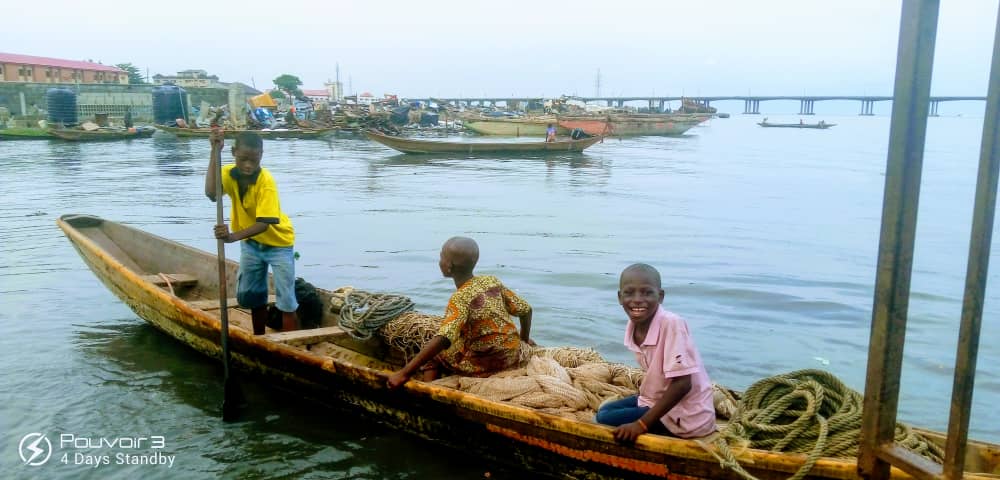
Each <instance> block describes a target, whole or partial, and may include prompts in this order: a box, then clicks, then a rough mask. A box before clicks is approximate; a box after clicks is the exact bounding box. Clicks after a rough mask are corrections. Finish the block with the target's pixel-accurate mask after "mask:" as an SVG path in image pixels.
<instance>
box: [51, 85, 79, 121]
mask: <svg viewBox="0 0 1000 480" xmlns="http://www.w3.org/2000/svg"><path fill="white" fill-rule="evenodd" d="M45 103H46V105H47V108H48V111H49V116H48V120H49V123H53V124H63V125H76V92H74V91H73V90H71V89H69V88H50V89H48V90H46V91H45Z"/></svg>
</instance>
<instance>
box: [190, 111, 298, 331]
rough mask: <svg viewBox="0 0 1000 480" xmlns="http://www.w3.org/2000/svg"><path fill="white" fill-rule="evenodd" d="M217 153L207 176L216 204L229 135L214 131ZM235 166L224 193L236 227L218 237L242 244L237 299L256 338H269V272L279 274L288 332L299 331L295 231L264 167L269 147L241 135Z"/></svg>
mask: <svg viewBox="0 0 1000 480" xmlns="http://www.w3.org/2000/svg"><path fill="white" fill-rule="evenodd" d="M209 140H210V141H211V143H212V153H211V155H210V157H209V161H208V172H206V174H205V195H207V196H208V198H209V199H210V200H212V201H213V202H215V201H220V200H221V199H217V198H215V188H216V187H215V185H216V178H215V176H216V175H217V172H219V162H221V161H222V146H223V142H224V134H223V132H222V130H221V129H218V128H216V129H213V131H212V135H211V137H210V138H209ZM232 152H233V158H234V159H235V163H234V164H231V165H224V166H223V167H222V191H223V192H224V193H225V194H226V195H229V198H230V199H231V200H232V202H231V203H232V205H233V208H232V213H231V214H230V222H232V224H233V232H232V233H230V231H229V227H228V226H227V225H225V224H222V225H216V226H215V238H218V239H222V240H223V241H225V242H226V243H231V242H236V241H240V240H242V243H241V244H240V273H239V279H238V280H237V286H236V300H237V301H238V302H239V304H240V306H242V307H245V308H249V309H250V312H251V316H252V318H253V333H254V335H263V334H264V327H265V325H266V323H267V267H268V266H269V265H270V267H271V270H272V272H273V273H274V289H275V294H276V295H275V296H276V301H275V306H277V307H278V310H280V311H281V323H282V330H283V331H284V330H296V329H298V323H299V321H298V317H297V316H296V314H295V310H296V309H298V306H299V305H298V302H297V301H296V299H295V258H294V255H295V252H294V249H293V245H294V244H295V229H294V228H292V222H291V220H289V219H288V217H287V216H286V215H285V214H284V213H283V212H282V211H281V204H280V203H279V201H278V185H277V183H275V181H274V177H272V176H271V172H269V171H268V170H267V169H265V168H262V167H261V166H260V160H261V158H262V157H263V155H264V142H263V140H261V137H260V135H257V134H256V133H253V132H240V133H239V134H237V136H236V139H235V141H234V142H233V148H232Z"/></svg>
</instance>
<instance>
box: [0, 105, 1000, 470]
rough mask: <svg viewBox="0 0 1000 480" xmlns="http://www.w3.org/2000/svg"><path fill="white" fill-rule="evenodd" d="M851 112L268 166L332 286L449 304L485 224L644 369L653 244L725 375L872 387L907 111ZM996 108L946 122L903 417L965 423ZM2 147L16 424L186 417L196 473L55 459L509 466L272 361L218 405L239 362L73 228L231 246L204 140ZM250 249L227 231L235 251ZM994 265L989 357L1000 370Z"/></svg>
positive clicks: (9, 379) (544, 323)
mask: <svg viewBox="0 0 1000 480" xmlns="http://www.w3.org/2000/svg"><path fill="white" fill-rule="evenodd" d="M837 120H838V121H837V123H838V126H837V128H836V129H831V130H829V131H823V132H807V133H811V134H808V135H801V133H803V132H794V131H789V132H767V135H766V136H762V134H761V132H760V131H759V130H760V129H759V127H757V126H756V125H754V124H753V119H749V118H733V119H729V120H720V121H715V122H713V123H712V125H711V126H709V127H702V128H697V129H693V130H691V132H693V134H692V135H690V136H687V137H683V138H675V137H639V138H631V139H622V140H618V139H609V140H606V141H605V142H604V143H602V144H598V145H595V146H593V147H592V148H590V149H588V150H587V151H586V152H584V153H582V154H565V155H564V154H557V155H545V156H532V157H528V158H523V157H517V156H495V157H476V158H466V157H465V156H457V157H454V156H435V155H403V154H397V153H394V152H393V151H391V150H388V149H386V148H384V147H382V146H381V145H378V144H375V143H373V142H369V141H367V140H365V139H364V138H362V137H358V136H347V135H338V136H332V137H330V138H328V139H325V140H321V141H317V140H294V139H292V140H281V141H278V140H275V141H267V142H266V143H265V153H264V159H263V165H264V166H265V167H267V168H268V169H270V171H271V172H272V174H273V175H274V177H275V179H276V180H277V183H278V187H279V192H280V198H281V206H282V209H283V210H284V211H285V212H287V213H288V215H289V216H290V218H291V219H292V221H293V222H294V224H295V229H296V251H298V252H299V253H300V254H301V259H300V260H299V263H298V264H297V266H296V273H297V274H298V275H299V276H302V277H303V278H305V279H307V280H309V281H310V282H312V283H314V284H315V285H317V286H321V287H328V288H336V287H339V286H342V285H354V286H356V287H359V288H364V289H365V290H370V291H384V292H395V293H401V294H405V295H408V296H410V297H411V298H412V299H413V300H414V302H416V304H417V307H418V309H420V310H421V311H425V312H430V313H439V312H442V311H443V309H444V305H445V303H446V302H447V299H448V296H449V295H450V294H451V293H452V292H453V290H454V285H452V284H450V282H449V281H448V280H447V279H444V278H442V277H441V276H440V271H439V269H438V267H437V263H438V258H437V256H438V252H439V249H440V246H441V242H443V241H444V240H445V239H447V238H448V237H451V236H453V235H470V236H473V237H474V238H476V240H477V241H478V242H479V244H480V247H481V256H480V262H479V266H478V268H477V270H478V272H479V273H482V274H493V275H497V276H499V277H500V278H501V279H502V280H503V281H504V283H505V284H507V285H508V286H510V287H511V288H513V289H515V290H517V291H518V292H519V293H520V294H521V295H522V296H523V297H524V298H525V299H526V300H527V301H528V302H529V303H531V304H532V307H533V308H534V311H535V312H536V313H535V317H536V318H535V320H534V322H533V328H532V331H533V336H534V337H536V341H538V342H540V343H542V344H545V345H586V346H593V347H594V348H596V349H597V350H598V351H599V352H601V353H602V354H603V355H604V356H605V357H607V358H608V359H610V360H613V361H620V362H627V363H631V362H633V359H632V358H631V355H630V354H629V353H628V352H627V351H626V350H625V349H624V347H622V345H621V342H622V340H621V336H622V332H623V330H624V317H623V314H622V312H621V307H620V306H619V305H618V304H617V300H616V297H615V292H616V289H617V276H618V273H619V272H620V271H621V269H622V268H623V267H624V266H626V265H628V264H629V263H632V262H636V261H643V262H647V263H651V264H653V265H655V266H657V267H658V268H659V269H660V270H661V273H662V274H663V279H664V284H665V288H666V291H667V299H666V301H665V304H666V305H667V306H668V307H669V308H670V309H671V310H673V311H676V312H678V313H680V314H681V315H683V316H685V317H686V318H687V319H688V324H689V325H690V326H691V328H692V330H693V334H694V337H695V339H696V341H697V342H698V346H699V348H700V350H701V352H702V356H703V357H704V358H705V361H706V364H707V366H708V371H709V374H710V376H712V378H713V380H716V381H718V382H720V383H723V384H726V385H728V386H731V387H733V388H745V387H746V386H748V385H749V384H750V383H751V382H753V381H755V380H757V379H760V378H763V377H766V376H769V375H773V374H775V373H780V372H784V371H790V370H795V369H800V368H824V369H827V370H829V371H831V372H832V373H834V374H836V375H837V376H839V377H840V378H842V379H844V380H845V382H847V384H848V385H850V386H852V387H854V388H861V387H862V385H863V383H864V372H865V356H866V354H867V351H866V348H867V344H868V335H869V332H868V324H869V321H870V310H871V302H872V285H873V283H874V268H875V255H876V248H877V243H878V232H879V228H878V227H879V213H880V211H881V210H880V207H881V201H882V196H881V191H882V187H883V183H884V176H883V171H884V166H885V149H884V146H885V145H886V143H887V142H886V138H887V135H888V119H887V118H885V117H875V118H868V117H865V118H857V117H849V118H848V117H845V118H843V119H837ZM980 127H981V119H961V118H935V119H932V121H931V123H930V125H929V127H928V128H929V129H928V154H927V158H926V159H925V162H924V163H925V175H924V177H923V179H922V185H921V189H922V193H923V196H922V198H921V218H920V225H919V227H918V236H917V245H916V252H915V255H914V259H915V260H914V262H915V263H914V277H913V282H912V285H911V290H912V292H913V295H912V298H911V301H910V319H909V322H908V328H909V330H908V333H907V349H906V352H905V361H904V374H903V385H902V390H901V401H900V406H899V408H900V417H901V420H903V421H906V422H909V423H914V424H918V425H920V426H925V427H930V428H935V429H942V428H943V427H944V425H945V424H946V421H947V416H948V412H947V406H948V399H949V396H950V391H951V368H952V366H951V365H952V363H953V362H954V348H955V347H954V345H955V343H956V342H957V332H956V329H955V325H957V317H958V314H959V312H960V311H961V298H962V290H963V280H964V267H965V257H964V255H965V252H966V251H967V248H968V245H967V242H968V240H967V237H968V231H969V223H970V222H969V219H970V218H971V208H972V207H971V192H972V191H973V189H974V180H975V177H976V159H977V158H978V155H977V148H978V145H979V138H978V133H977V132H979V129H980ZM873 145H874V146H875V147H873ZM878 146H881V147H878ZM0 149H3V155H0V167H2V168H3V169H4V175H3V176H2V179H0V193H2V194H3V198H4V202H2V203H0V215H3V217H4V218H5V219H7V222H6V224H5V228H4V229H3V230H2V231H0V257H2V261H0V293H3V295H4V297H3V298H4V308H3V309H0V329H2V330H0V352H4V353H3V355H6V357H5V358H4V360H6V361H5V362H0V364H2V365H4V366H6V367H7V370H5V371H4V372H3V375H2V376H0V379H2V380H0V382H2V383H0V391H4V392H9V393H8V395H7V398H6V399H5V407H6V408H7V409H8V410H9V411H11V412H16V415H0V424H2V425H0V426H2V427H4V428H3V431H8V432H21V433H20V434H21V435H23V434H24V433H28V432H35V431H66V430H67V429H73V430H77V431H80V432H83V433H92V434H96V435H101V434H118V433H124V434H134V433H147V434H163V435H169V437H168V438H170V439H171V442H172V445H173V446H174V447H175V448H176V449H177V451H178V455H182V459H183V460H184V464H183V468H182V470H181V471H180V473H181V474H180V475H177V472H168V473H171V475H158V472H148V471H138V470H136V471H124V470H122V471H120V472H119V471H110V470H104V471H102V470H88V471H84V470H73V469H64V470H56V469H55V468H54V469H53V470H51V471H52V472H55V474H54V476H56V477H65V478H80V477H84V478H86V477H88V476H90V477H92V478H98V477H99V476H100V478H105V477H106V476H107V474H108V473H111V474H112V475H117V476H129V477H131V476H138V475H142V476H152V477H157V476H159V478H177V477H185V478H186V477H216V476H219V475H220V474H221V475H226V476H231V477H244V476H252V477H275V476H288V477H303V476H305V477H309V476H313V477H345V478H346V477H349V478H407V477H409V478H438V477H442V478H445V477H452V478H453V477H455V476H458V477H464V478H472V477H475V478H480V477H482V475H483V473H484V472H485V471H486V470H490V471H492V472H493V473H494V474H496V469H495V467H494V466H493V465H477V464H475V462H474V461H473V460H469V462H473V463H472V464H455V463H454V462H453V459H454V458H455V455H454V454H452V453H449V452H439V451H437V450H435V449H434V447H433V446H431V445H430V444H429V443H427V442H422V441H415V440H413V439H411V438H409V437H407V436H403V435H398V434H396V433H395V432H394V431H392V430H390V429H385V428H383V427H381V426H378V425H371V424H369V423H367V422H365V421H363V420H360V419H358V418H356V415H345V414H344V413H343V412H340V411H336V410H330V409H329V407H327V406H320V405H319V404H314V403H311V402H306V401H303V400H301V399H299V398H298V397H297V396H296V395H294V394H290V393H288V392H283V391H280V390H276V389H273V388H271V387H269V386H268V385H266V384H264V383H263V382H258V381H256V380H254V379H243V384H244V387H245V389H246V390H247V391H248V393H249V395H250V396H251V397H252V399H253V400H254V402H253V406H252V407H251V408H250V410H249V411H248V412H247V419H246V420H244V421H243V422H239V423H235V424H230V425H222V424H221V423H219V422H218V421H217V413H218V404H219V401H220V399H219V395H220V393H219V388H218V382H219V380H218V375H219V372H218V367H217V366H216V365H215V364H214V363H213V362H211V361H209V360H208V359H205V358H202V357H201V356H199V355H198V354H195V353H194V352H191V351H189V350H188V349H187V348H186V347H184V346H183V345H180V344H178V343H177V342H175V341H173V340H171V339H169V338H168V337H166V336H165V335H163V334H161V333H159V332H158V331H156V330H154V329H152V328H150V327H148V326H145V325H144V324H143V323H142V322H141V321H140V320H138V319H136V317H135V315H134V313H132V312H131V310H129V309H128V308H126V307H125V306H123V305H122V304H121V302H119V301H118V300H116V299H115V298H114V297H113V296H112V295H111V294H110V293H109V292H108V290H107V289H106V288H105V287H104V286H103V285H102V284H100V282H98V281H97V280H96V279H95V278H94V275H93V274H92V273H91V272H90V271H89V270H88V269H87V268H86V267H85V266H84V264H83V262H82V261H81V260H80V258H79V256H78V255H77V253H76V252H75V251H74V250H73V248H72V247H71V246H70V244H69V242H67V241H66V239H65V238H64V237H63V236H62V234H61V232H60V231H59V230H58V229H57V228H56V227H55V226H54V224H53V222H54V220H55V218H57V216H58V215H60V214H64V213H71V212H72V213H90V214H95V215H100V216H104V217H106V218H109V219H112V220H117V221H122V222H125V223H128V224H131V225H135V226H138V227H140V228H143V229H145V230H148V231H150V232H152V233H154V234H157V235H160V236H164V237H166V238H170V239H174V240H177V241H180V242H182V243H184V244H187V245H190V246H192V247H194V248H198V249H201V250H205V251H209V252H214V251H215V246H216V243H215V239H214V237H213V236H212V234H211V226H212V225H213V224H214V222H215V204H213V203H212V202H210V201H208V200H207V199H206V198H205V196H204V192H203V188H204V182H203V180H202V174H203V173H204V168H205V165H206V164H207V159H208V152H209V145H208V141H207V140H205V139H177V138H173V137H172V136H169V135H161V134H157V135H154V136H153V137H152V138H150V139H142V140H136V141H131V142H100V143H93V144H82V143H81V144H76V143H70V142H16V143H15V144H10V145H8V144H4V145H0ZM223 158H224V159H225V160H227V161H229V160H230V159H231V155H229V154H228V149H227V152H225V154H224V157H223ZM227 210H228V209H227ZM238 252H239V246H238V245H228V246H227V256H230V257H232V258H237V256H238ZM996 272H997V270H996V269H994V273H993V274H992V276H991V278H990V283H989V285H988V288H987V292H986V298H987V300H986V305H985V308H986V312H985V313H984V315H983V322H984V325H983V331H982V334H981V339H980V342H981V343H980V345H981V346H980V362H979V364H980V365H984V366H988V365H993V364H997V363H1000V328H997V326H998V324H997V321H998V319H1000V315H998V314H997V312H996V311H995V309H996V308H997V307H996V305H998V302H997V300H1000V299H998V298H997V294H996V292H997V290H996V285H997V278H996V277H997V275H1000V274H998V273H996ZM997 403H1000V372H998V371H996V369H990V368H987V367H984V368H982V369H980V372H979V373H978V375H977V379H976V394H975V396H974V408H973V411H972V421H971V425H970V426H971V436H972V437H974V438H984V439H988V440H993V441H1000V436H998V435H1000V432H998V431H997V430H996V428H994V424H993V423H991V421H990V417H989V413H988V412H989V411H992V410H991V408H992V406H993V405H995V404H997ZM160 432H162V433H160ZM11 448H16V446H13V447H11ZM8 451H12V450H8ZM13 467H16V465H12V464H11V463H10V462H6V461H4V460H0V470H2V471H0V477H3V478H13V477H16V476H23V471H14V472H11V473H12V474H11V475H6V473H7V471H6V470H7V469H10V468H13ZM456 472H457V473H456ZM46 473H48V472H46Z"/></svg>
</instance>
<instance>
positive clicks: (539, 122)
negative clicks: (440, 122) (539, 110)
mask: <svg viewBox="0 0 1000 480" xmlns="http://www.w3.org/2000/svg"><path fill="white" fill-rule="evenodd" d="M549 124H553V125H556V134H557V135H565V134H567V133H569V132H568V131H567V130H565V129H563V128H559V127H558V122H557V121H556V119H555V118H545V117H538V118H503V117H498V118H491V117H478V118H466V119H463V120H462V125H464V126H465V128H468V129H469V130H472V131H473V132H476V133H478V134H480V135H504V136H509V137H544V136H545V134H546V132H547V131H548V128H549Z"/></svg>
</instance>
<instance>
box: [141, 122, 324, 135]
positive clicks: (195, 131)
mask: <svg viewBox="0 0 1000 480" xmlns="http://www.w3.org/2000/svg"><path fill="white" fill-rule="evenodd" d="M156 128H158V129H160V130H163V131H164V132H168V133H172V134H174V135H177V136H178V137H205V138H207V137H208V136H209V135H211V134H212V129H211V128H181V127H168V126H166V125H157V126H156ZM333 130H334V129H332V128H322V129H276V130H234V129H226V130H225V135H226V138H234V137H235V136H236V134H237V133H239V132H243V131H249V132H254V133H256V134H258V135H260V136H261V137H262V138H319V137H322V136H325V135H328V134H330V133H332V132H333Z"/></svg>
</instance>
